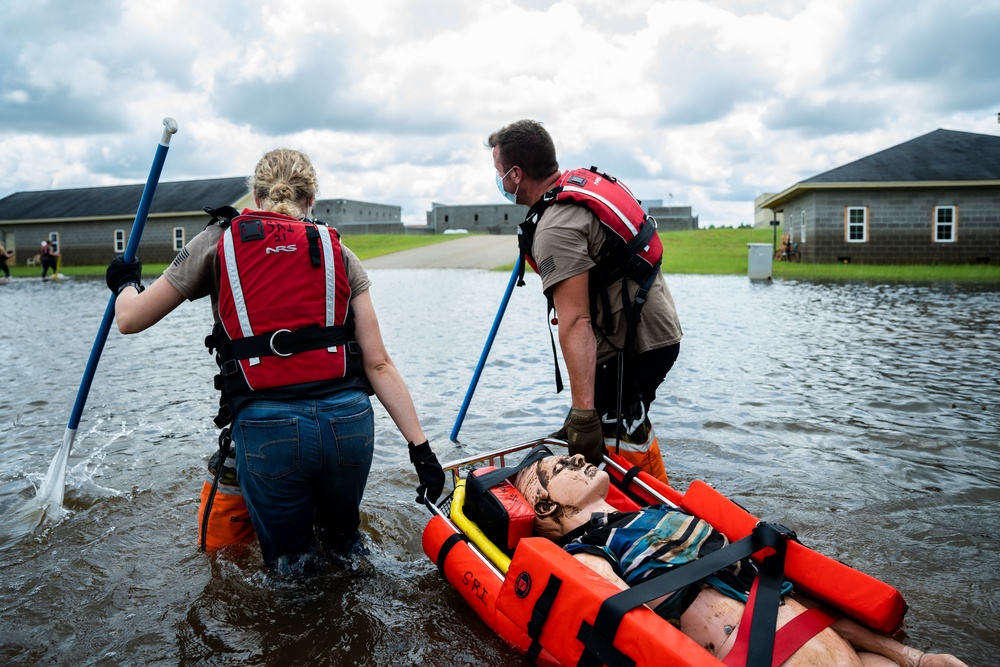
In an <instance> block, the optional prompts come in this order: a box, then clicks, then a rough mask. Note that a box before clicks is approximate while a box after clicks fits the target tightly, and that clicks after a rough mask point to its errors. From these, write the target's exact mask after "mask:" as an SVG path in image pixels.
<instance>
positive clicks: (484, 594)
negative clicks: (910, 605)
mask: <svg viewBox="0 0 1000 667" xmlns="http://www.w3.org/2000/svg"><path fill="white" fill-rule="evenodd" d="M539 444H545V445H547V446H549V447H550V449H552V450H553V452H554V453H559V451H560V450H559V448H560V447H565V443H563V442H562V441H559V440H552V439H542V440H535V441H530V442H526V443H521V444H519V445H514V446H513V447H509V448H507V449H503V450H497V451H494V452H491V453H488V454H484V455H481V456H476V457H470V458H467V459H463V460H460V461H457V462H451V463H448V464H447V465H446V466H445V470H446V471H450V472H451V476H450V477H451V481H452V484H453V486H454V490H453V491H452V493H451V494H450V495H448V496H446V497H445V498H444V499H443V500H441V501H440V502H439V503H438V504H437V505H432V504H428V507H429V509H430V510H431V513H432V514H433V516H432V518H431V520H430V521H429V522H428V523H427V526H426V527H425V528H424V532H423V549H424V553H426V554H427V556H428V558H430V559H431V561H432V562H434V563H435V564H436V565H437V567H438V570H439V571H440V573H441V575H442V577H444V579H445V580H446V581H447V582H448V583H449V584H451V585H452V586H453V587H454V588H455V589H456V590H457V591H458V593H459V594H460V595H461V596H462V597H463V598H464V599H465V601H466V603H467V604H468V605H469V606H470V607H471V608H472V609H474V610H475V611H476V613H477V614H478V615H479V616H480V618H481V619H482V620H483V621H484V622H485V623H486V624H487V625H488V626H489V627H490V628H491V629H492V630H493V631H494V632H496V633H497V634H498V635H500V637H502V638H503V639H504V640H505V641H506V642H507V643H508V644H509V645H510V646H512V647H513V648H514V649H516V650H517V651H519V652H521V653H524V654H526V655H527V656H528V657H529V659H531V660H533V661H534V662H535V663H536V664H540V665H554V666H555V665H564V666H568V665H578V664H579V665H598V664H607V665H665V664H666V665H718V666H720V667H722V666H723V665H724V663H723V662H721V661H719V660H718V659H716V658H715V657H714V656H712V655H711V654H709V653H708V652H707V651H705V650H704V649H703V648H702V647H701V646H699V645H698V644H697V643H696V642H694V641H693V640H692V639H690V638H689V637H687V636H686V635H684V634H682V633H681V631H680V630H679V629H677V628H676V627H674V626H673V625H671V624H670V623H668V622H667V621H666V620H664V619H663V618H661V617H660V616H658V615H657V614H656V613H654V612H653V611H652V610H651V609H649V608H648V607H646V606H642V605H640V606H637V607H635V608H632V609H631V610H629V611H627V612H625V613H624V615H622V616H621V617H620V619H619V620H617V621H616V622H617V625H616V631H615V632H614V635H613V638H612V639H611V641H607V638H606V637H605V638H603V639H602V638H601V637H595V636H594V627H595V623H596V624H597V625H598V626H600V625H601V622H600V620H599V618H598V617H599V613H602V612H601V609H602V605H603V606H607V605H605V602H606V601H607V600H608V599H609V598H611V597H612V596H615V595H616V594H619V593H621V591H620V590H619V589H618V588H617V587H615V586H614V585H613V584H611V583H610V582H608V581H607V580H605V579H604V578H603V577H602V576H601V575H599V574H597V573H596V572H594V571H592V570H591V569H590V568H588V567H586V566H585V565H583V564H581V563H580V562H579V561H577V560H576V559H574V558H573V557H572V556H570V555H569V554H568V553H566V552H565V551H563V550H562V548H560V547H559V546H557V545H556V544H555V543H554V542H552V541H550V540H548V539H546V538H542V537H531V536H515V537H512V538H511V541H512V542H516V543H515V544H513V545H512V544H509V543H508V544H501V545H498V544H496V543H495V542H494V541H493V540H490V539H489V538H488V537H487V536H486V534H485V533H484V532H483V530H482V529H481V528H480V526H478V525H477V524H476V522H475V521H473V520H471V519H470V518H469V517H468V516H467V515H466V511H465V508H466V507H467V506H466V502H465V494H466V488H467V482H468V480H469V479H470V475H473V474H477V475H478V474H479V472H480V471H479V470H478V469H480V468H484V467H485V468H486V469H487V470H488V469H491V468H490V467H507V466H510V465H513V464H514V462H516V461H518V460H519V459H520V458H523V455H524V453H525V452H528V451H530V450H531V449H532V448H533V447H535V446H537V445H539ZM508 459H509V460H510V462H508ZM603 467H604V469H605V471H606V472H607V473H608V474H609V476H610V477H611V481H612V485H611V487H610V491H609V494H608V498H607V500H608V502H609V503H610V504H612V505H614V506H615V507H617V508H619V509H620V510H622V511H630V510H635V509H637V508H639V507H641V506H645V505H651V504H659V503H668V504H672V505H674V506H676V507H679V508H680V509H682V510H684V511H685V512H687V513H689V514H693V515H695V516H697V517H699V518H701V519H704V520H705V521H707V522H709V523H710V524H711V525H713V526H714V527H715V528H716V530H718V531H719V532H721V533H723V534H724V535H725V536H726V537H727V538H728V539H729V540H730V542H731V543H734V542H737V541H740V540H743V539H744V538H747V536H751V535H752V534H755V533H756V532H757V530H758V529H759V527H760V526H761V525H765V524H763V523H762V522H760V521H759V520H758V519H757V518H756V517H754V516H753V515H751V514H750V513H749V512H747V511H746V510H744V509H743V508H742V507H740V506H739V505H737V504H736V503H734V502H733V501H731V500H729V499H728V498H726V497H725V496H724V495H722V494H721V493H719V492H718V491H716V490H715V489H713V488H712V487H710V486H709V485H708V484H706V483H704V482H701V481H695V482H692V483H691V485H690V486H689V488H688V490H687V491H686V492H685V493H681V492H679V491H677V490H676V489H673V488H671V487H669V486H667V485H665V484H663V483H662V482H660V481H659V480H657V479H655V478H653V477H652V476H650V475H648V474H646V473H645V472H637V469H635V468H633V467H632V466H630V465H629V464H628V463H627V462H625V460H624V459H622V458H620V457H617V456H615V455H606V456H605V460H604V466H603ZM473 471H476V472H475V473H473ZM502 484H509V483H507V482H503V483H502ZM511 488H513V487H511ZM509 491H510V490H509V489H503V490H499V491H497V492H496V494H495V495H497V496H498V499H500V501H501V502H505V500H504V499H505V498H506V497H507V495H508V494H509ZM514 493H515V494H516V490H515V491H514ZM518 495H519V494H518ZM522 502H525V504H526V501H523V498H522ZM512 506H513V505H512ZM513 523H516V521H512V524H513ZM494 532H495V531H494ZM515 532H517V529H516V528H512V531H511V534H512V535H513V533H515ZM755 546H756V544H755ZM768 555H770V551H769V550H767V549H761V550H759V551H757V552H754V554H753V558H754V560H755V561H758V562H760V561H762V560H763V559H764V558H765V557H766V556H768ZM692 564H693V563H692ZM682 569H683V568H678V571H679V570H682ZM783 577H784V579H786V580H789V581H791V582H792V583H793V584H794V585H795V587H796V588H797V589H798V590H800V591H802V592H804V593H806V594H807V595H809V596H811V597H813V598H814V599H816V600H817V601H819V602H822V603H824V604H826V605H827V606H828V607H830V608H832V609H833V610H835V611H837V612H839V613H842V614H843V615H845V616H848V617H850V618H852V619H854V620H855V621H857V622H859V623H861V624H863V625H866V626H868V627H869V628H871V629H872V630H875V631H877V632H881V633H883V634H892V633H895V632H896V631H898V630H899V629H900V628H901V626H902V622H903V616H904V614H905V613H906V609H907V606H906V603H905V601H904V600H903V597H902V595H901V594H900V592H899V591H898V590H896V589H895V588H893V587H892V586H890V585H888V584H886V583H883V582H881V581H879V580H877V579H875V578H873V577H871V576H869V575H867V574H864V573H862V572H860V571H858V570H855V569H853V568H851V567H850V566H848V565H845V564H843V563H841V562H839V561H836V560H834V559H832V558H829V557H827V556H824V555H823V554H820V553H818V552H816V551H813V550H812V549H810V548H808V547H806V546H804V545H803V544H801V543H800V542H798V541H796V540H794V539H790V540H788V541H787V547H786V551H785V554H784V572H783ZM630 590H635V588H633V589H630ZM817 611H818V610H817ZM803 616H805V614H803ZM831 622H832V619H831ZM828 624H829V623H827V625H828ZM822 627H826V625H823V626H822ZM822 627H820V628H818V629H817V630H815V631H816V632H818V631H819V630H820V629H822ZM782 630H784V628H782ZM778 634H779V635H780V634H781V633H780V632H779V633H778ZM811 636H812V635H811V634H809V635H808V636H805V637H804V638H802V639H801V641H799V643H797V644H795V647H794V648H790V649H788V650H789V651H791V652H794V650H795V648H797V646H800V645H801V643H803V642H804V641H806V640H807V639H808V638H809V637H811ZM780 643H781V642H780V641H776V643H775V646H776V648H775V650H774V654H773V655H774V656H778V655H779V650H778V648H777V647H778V645H779V644H780ZM789 654H790V653H789ZM728 662H730V661H729V659H728V658H727V663H728ZM775 664H778V663H777V662H775Z"/></svg>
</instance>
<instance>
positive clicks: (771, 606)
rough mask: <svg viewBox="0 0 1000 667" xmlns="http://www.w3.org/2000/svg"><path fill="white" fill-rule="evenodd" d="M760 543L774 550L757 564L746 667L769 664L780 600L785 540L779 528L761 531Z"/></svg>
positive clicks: (768, 666) (772, 655) (767, 665)
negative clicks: (755, 596)
mask: <svg viewBox="0 0 1000 667" xmlns="http://www.w3.org/2000/svg"><path fill="white" fill-rule="evenodd" d="M761 541H762V543H763V546H767V547H771V548H772V549H774V553H773V554H771V555H770V556H768V557H766V558H765V559H764V560H763V561H761V564H760V580H759V581H758V583H757V598H756V600H755V601H754V605H753V616H752V617H751V620H750V646H749V647H748V649H747V663H746V664H747V667H771V661H772V658H773V657H774V633H775V629H776V628H777V625H778V605H779V604H780V603H781V578H782V575H783V574H784V571H785V552H786V550H787V548H788V543H787V540H786V537H785V535H783V534H781V533H780V532H779V531H777V530H774V529H773V528H772V529H771V530H766V531H763V534H762V535H761Z"/></svg>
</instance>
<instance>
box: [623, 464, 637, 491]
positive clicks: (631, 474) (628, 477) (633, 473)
mask: <svg viewBox="0 0 1000 667" xmlns="http://www.w3.org/2000/svg"><path fill="white" fill-rule="evenodd" d="M640 472H642V468H640V467H639V466H632V468H631V469H630V470H629V471H628V472H627V473H625V474H624V475H623V476H622V486H623V487H624V488H626V489H627V488H628V487H629V485H631V484H632V480H634V479H635V478H636V477H638V476H639V473H640Z"/></svg>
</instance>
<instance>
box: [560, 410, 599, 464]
mask: <svg viewBox="0 0 1000 667" xmlns="http://www.w3.org/2000/svg"><path fill="white" fill-rule="evenodd" d="M551 437H553V438H559V439H560V440H565V441H566V442H567V443H569V453H570V454H571V455H574V454H583V458H585V459H587V463H592V464H594V465H595V466H596V465H599V464H600V463H601V461H603V460H604V434H603V433H602V432H601V418H600V416H599V415H598V414H597V410H577V409H576V408H573V409H571V410H570V411H569V414H568V415H567V416H566V421H565V422H563V425H562V428H561V429H559V430H558V431H556V432H555V433H553V434H552V436H551Z"/></svg>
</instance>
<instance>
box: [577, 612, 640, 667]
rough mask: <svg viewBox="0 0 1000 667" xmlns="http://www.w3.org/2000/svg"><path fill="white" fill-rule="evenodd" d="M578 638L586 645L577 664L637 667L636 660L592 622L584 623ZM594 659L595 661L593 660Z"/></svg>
mask: <svg viewBox="0 0 1000 667" xmlns="http://www.w3.org/2000/svg"><path fill="white" fill-rule="evenodd" d="M576 638H577V639H578V640H580V643H581V644H583V645H584V646H585V647H586V650H585V651H584V653H583V655H582V656H580V662H578V663H577V665H578V666H579V665H587V664H594V665H607V666H608V667H635V660H633V659H632V658H630V657H628V656H627V655H625V654H624V653H622V652H621V651H619V650H618V649H617V648H615V645H614V644H612V643H611V642H609V641H608V640H607V639H605V638H604V637H602V636H601V635H600V634H599V633H598V632H597V631H596V630H594V626H592V625H591V624H590V623H582V624H581V625H580V631H579V632H577V633H576ZM591 661H594V662H591Z"/></svg>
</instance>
